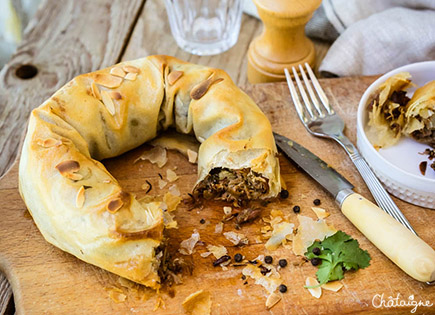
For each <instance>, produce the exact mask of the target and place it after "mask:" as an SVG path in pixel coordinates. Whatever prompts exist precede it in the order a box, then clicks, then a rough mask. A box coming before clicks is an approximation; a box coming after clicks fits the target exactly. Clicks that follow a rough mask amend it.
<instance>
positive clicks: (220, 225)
mask: <svg viewBox="0 0 435 315" xmlns="http://www.w3.org/2000/svg"><path fill="white" fill-rule="evenodd" d="M223 230H224V224H223V223H222V222H219V223H218V224H216V226H215V228H214V232H215V233H216V234H221V233H222V231H223Z"/></svg>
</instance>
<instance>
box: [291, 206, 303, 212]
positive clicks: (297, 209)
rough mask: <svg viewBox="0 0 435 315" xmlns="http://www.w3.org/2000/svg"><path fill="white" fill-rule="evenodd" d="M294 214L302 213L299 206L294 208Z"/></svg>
mask: <svg viewBox="0 0 435 315" xmlns="http://www.w3.org/2000/svg"><path fill="white" fill-rule="evenodd" d="M293 212H294V213H299V212H301V207H299V206H294V207H293Z"/></svg>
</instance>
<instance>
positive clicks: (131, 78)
mask: <svg viewBox="0 0 435 315" xmlns="http://www.w3.org/2000/svg"><path fill="white" fill-rule="evenodd" d="M136 77H137V73H133V72H129V73H127V74H126V75H125V77H124V79H126V80H129V81H134V80H136Z"/></svg>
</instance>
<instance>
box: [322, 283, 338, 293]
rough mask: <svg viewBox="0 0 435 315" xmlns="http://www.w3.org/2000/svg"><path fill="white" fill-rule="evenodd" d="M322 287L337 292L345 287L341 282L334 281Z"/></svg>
mask: <svg viewBox="0 0 435 315" xmlns="http://www.w3.org/2000/svg"><path fill="white" fill-rule="evenodd" d="M321 287H322V289H325V290H329V291H334V292H337V291H339V290H340V289H341V288H342V287H343V284H342V283H341V282H340V281H333V282H328V283H325V284H322V285H321Z"/></svg>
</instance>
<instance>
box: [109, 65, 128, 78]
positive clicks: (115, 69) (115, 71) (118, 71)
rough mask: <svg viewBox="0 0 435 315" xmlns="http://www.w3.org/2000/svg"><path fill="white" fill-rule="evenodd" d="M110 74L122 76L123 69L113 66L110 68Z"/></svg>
mask: <svg viewBox="0 0 435 315" xmlns="http://www.w3.org/2000/svg"><path fill="white" fill-rule="evenodd" d="M110 74H111V75H114V76H117V77H121V78H123V77H124V76H125V71H124V70H122V68H121V67H113V68H112V69H110Z"/></svg>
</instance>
